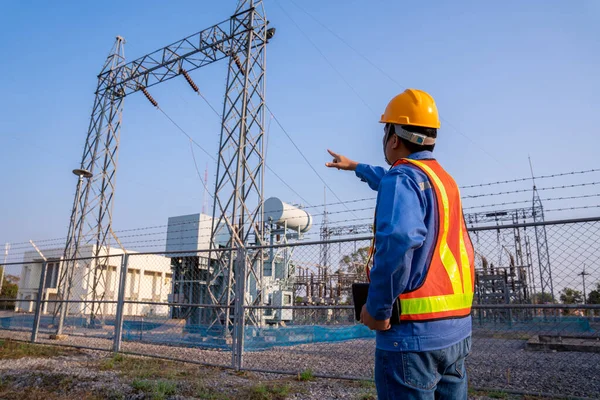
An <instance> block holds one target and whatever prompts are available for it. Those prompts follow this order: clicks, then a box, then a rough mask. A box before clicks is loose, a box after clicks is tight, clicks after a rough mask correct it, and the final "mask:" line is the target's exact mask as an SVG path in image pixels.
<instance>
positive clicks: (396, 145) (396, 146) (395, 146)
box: [392, 135, 402, 150]
mask: <svg viewBox="0 0 600 400" xmlns="http://www.w3.org/2000/svg"><path fill="white" fill-rule="evenodd" d="M392 140H393V142H392V149H394V150H396V149H399V148H400V145H401V144H402V142H401V141H400V137H398V135H394V137H393V138H392Z"/></svg>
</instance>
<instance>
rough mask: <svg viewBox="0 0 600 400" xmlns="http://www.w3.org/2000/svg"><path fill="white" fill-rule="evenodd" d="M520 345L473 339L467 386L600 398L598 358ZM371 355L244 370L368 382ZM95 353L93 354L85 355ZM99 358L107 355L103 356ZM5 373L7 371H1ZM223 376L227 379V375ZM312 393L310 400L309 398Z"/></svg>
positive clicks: (312, 351)
mask: <svg viewBox="0 0 600 400" xmlns="http://www.w3.org/2000/svg"><path fill="white" fill-rule="evenodd" d="M0 337H4V338H15V339H20V340H28V339H29V335H28V334H27V333H25V332H12V331H0ZM39 339H40V340H39V341H40V342H42V343H45V342H46V343H53V344H56V341H51V340H49V339H47V335H45V334H41V335H40V338H39ZM61 343H64V344H70V345H78V346H87V347H94V348H102V349H110V348H111V345H112V342H111V341H110V340H107V339H96V338H84V337H69V338H68V339H66V340H65V341H62V342H61ZM525 343H526V342H525V341H524V340H507V339H491V338H476V339H474V341H473V351H472V354H471V356H469V359H468V363H467V366H468V371H469V377H470V384H471V386H472V387H487V388H499V389H513V390H523V391H528V392H543V393H556V394H563V395H571V396H583V397H590V398H600V395H599V394H600V379H598V376H600V354H598V353H579V352H532V351H526V350H525ZM123 350H124V351H126V352H134V353H141V354H148V355H158V356H162V357H172V358H176V359H181V360H190V361H193V362H202V363H208V364H214V365H221V366H228V365H230V363H231V353H230V352H225V351H216V350H201V349H197V348H184V347H170V346H160V345H151V344H144V343H136V342H124V343H123ZM373 351H374V341H373V340H352V341H347V342H338V343H318V344H304V345H297V346H290V347H280V348H276V349H271V350H264V351H255V352H246V353H245V354H244V367H245V368H249V369H258V370H275V371H287V372H292V373H297V372H300V371H303V370H305V369H309V368H310V369H311V370H312V371H313V372H314V373H315V374H317V375H329V376H354V377H362V378H366V379H369V378H371V377H372V374H373ZM96 353H98V352H90V353H88V352H86V353H85V354H96ZM98 354H104V355H106V353H98ZM4 370H5V371H7V370H10V368H6V367H5V368H4ZM224 373H226V374H230V375H231V373H230V372H224ZM232 376H235V375H232ZM257 376H259V377H260V379H279V378H278V375H275V374H257ZM236 378H237V376H236ZM233 379H235V378H233ZM340 382H341V383H340ZM305 384H306V385H307V388H308V389H309V390H308V393H310V395H307V394H306V393H305V394H303V395H302V396H301V397H297V398H303V399H313V398H314V399H320V400H322V399H330V398H331V399H335V398H340V399H345V398H357V396H359V397H360V393H362V392H364V388H360V387H358V388H357V387H353V386H352V385H351V384H349V382H348V381H339V380H325V379H323V380H321V379H320V380H318V381H316V382H309V383H305ZM311 385H314V387H312V386H311ZM313 390H314V391H315V393H316V395H315V396H313V395H312V393H313ZM307 396H308V397H307ZM291 398H293V397H291Z"/></svg>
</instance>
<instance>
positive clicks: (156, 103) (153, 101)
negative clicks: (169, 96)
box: [138, 86, 158, 107]
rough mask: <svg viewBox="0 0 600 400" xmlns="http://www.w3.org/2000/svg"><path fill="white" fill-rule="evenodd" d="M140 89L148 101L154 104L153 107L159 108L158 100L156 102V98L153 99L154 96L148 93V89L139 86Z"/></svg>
mask: <svg viewBox="0 0 600 400" xmlns="http://www.w3.org/2000/svg"><path fill="white" fill-rule="evenodd" d="M138 89H139V90H141V91H142V93H144V96H146V98H147V99H148V101H149V102H150V103H152V105H153V106H154V107H158V102H157V101H156V100H154V97H152V96H151V95H150V93H148V91H147V90H146V88H145V87H143V86H138Z"/></svg>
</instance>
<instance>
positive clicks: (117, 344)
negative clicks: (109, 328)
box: [113, 254, 129, 353]
mask: <svg viewBox="0 0 600 400" xmlns="http://www.w3.org/2000/svg"><path fill="white" fill-rule="evenodd" d="M128 264H129V254H124V255H123V256H121V276H120V278H119V293H118V295H117V315H116V320H115V337H114V340H113V351H114V352H115V353H117V352H119V351H120V350H121V340H122V337H121V336H122V332H123V317H124V314H125V313H124V312H123V311H124V309H125V303H124V301H125V287H126V286H127V265H128Z"/></svg>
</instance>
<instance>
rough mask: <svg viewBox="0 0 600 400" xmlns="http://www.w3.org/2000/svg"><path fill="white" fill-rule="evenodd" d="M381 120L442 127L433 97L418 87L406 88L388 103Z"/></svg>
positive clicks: (391, 122) (399, 123) (400, 123)
mask: <svg viewBox="0 0 600 400" xmlns="http://www.w3.org/2000/svg"><path fill="white" fill-rule="evenodd" d="M379 122H383V123H389V124H396V125H413V126H422V127H425V128H436V129H437V128H439V127H440V118H439V116H438V111H437V107H436V106H435V101H434V100H433V97H431V96H430V95H429V93H427V92H424V91H422V90H418V89H406V90H405V91H404V92H402V93H400V94H399V95H398V96H396V97H394V98H393V99H392V100H391V101H390V102H389V103H388V105H387V107H386V108H385V112H384V113H383V115H382V116H381V120H380V121H379Z"/></svg>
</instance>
